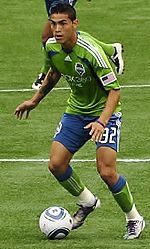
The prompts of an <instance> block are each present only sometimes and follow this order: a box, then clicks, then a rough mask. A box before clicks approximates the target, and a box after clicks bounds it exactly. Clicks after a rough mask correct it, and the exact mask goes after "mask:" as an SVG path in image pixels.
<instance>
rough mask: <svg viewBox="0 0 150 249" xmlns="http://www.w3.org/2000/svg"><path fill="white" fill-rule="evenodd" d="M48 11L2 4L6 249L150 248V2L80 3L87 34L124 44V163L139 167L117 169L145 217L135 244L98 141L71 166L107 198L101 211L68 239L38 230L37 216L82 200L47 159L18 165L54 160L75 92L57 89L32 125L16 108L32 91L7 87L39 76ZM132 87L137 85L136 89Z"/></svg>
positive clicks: (1, 183)
mask: <svg viewBox="0 0 150 249" xmlns="http://www.w3.org/2000/svg"><path fill="white" fill-rule="evenodd" d="M44 8H45V7H44V1H40V0H36V1H33V0H30V1H16V0H13V4H12V2H10V1H7V2H6V1H4V0H2V1H1V9H0V16H1V23H0V29H1V36H0V44H1V45H0V68H1V77H0V124H1V131H0V175H1V180H0V249H25V248H26V249H43V248H45V249H47V248H51V249H54V248H55V249H57V248H61V249H65V248H72V249H75V248H89V249H104V248H105V249H112V248H113V249H143V248H144V249H149V245H150V236H149V235H150V214H149V210H150V195H149V176H150V162H149V159H150V152H149V148H150V130H149V120H150V112H149V99H150V79H149V71H150V70H149V69H150V64H149V53H150V47H149V34H148V30H149V26H150V17H149V9H150V2H149V1H148V0H147V1H142V0H127V1H119V0H114V1H111V0H108V1H104V0H101V1H99V0H93V1H92V2H90V3H89V2H86V0H82V1H80V0H79V3H78V4H77V10H78V15H79V18H80V29H82V30H85V31H89V32H90V33H91V34H92V35H94V36H96V37H97V38H99V39H101V40H103V41H106V42H109V43H111V42H116V41H120V42H122V43H123V44H124V49H125V51H124V58H125V63H126V70H125V74H124V75H123V76H120V77H119V79H120V82H121V85H122V86H127V88H122V108H123V126H122V138H121V146H120V152H119V154H118V159H138V162H136V163H133V162H130V161H129V162H123V161H119V163H118V171H119V172H120V173H121V174H123V175H125V177H126V178H127V179H128V182H129V184H130V187H131V190H132V193H133V195H134V199H135V202H136V204H137V207H138V209H139V210H140V211H141V213H142V215H143V216H144V217H145V219H146V228H145V230H144V232H143V234H142V236H141V238H140V239H139V240H134V241H129V242H128V241H124V240H123V239H122V235H123V233H124V226H125V220H124V216H123V214H122V212H121V210H120V209H119V208H118V207H117V205H116V203H115V202H114V200H113V198H112V196H111V194H110V193H109V192H108V190H107V188H106V186H105V185H104V183H103V182H102V181H101V180H100V179H99V176H98V174H97V172H96V169H95V163H94V162H90V161H89V162H88V160H91V159H94V158H95V146H94V145H93V144H92V142H91V141H89V142H88V143H87V144H86V146H85V147H84V148H82V149H81V150H80V151H79V152H78V153H77V154H76V155H75V157H74V158H75V159H80V160H83V159H84V160H87V161H86V162H81V161H80V162H73V163H72V164H73V165H74V167H75V169H76V171H77V172H78V173H79V174H81V175H82V179H83V181H84V182H85V183H86V185H87V186H88V187H89V188H90V189H91V190H92V191H93V192H94V193H95V194H96V195H97V196H98V197H100V198H101V201H102V207H101V209H99V210H96V211H95V212H93V214H92V215H91V216H89V218H88V220H87V222H86V223H85V225H84V226H83V227H82V228H80V229H78V230H76V231H72V232H71V233H70V235H69V236H68V237H67V238H66V239H64V240H61V241H48V240H46V239H45V237H44V236H43V235H42V234H41V233H40V231H39V228H38V218H39V215H40V213H41V212H42V210H43V209H45V208H46V207H48V206H50V205H61V206H64V207H65V208H67V209H68V210H69V211H70V213H71V214H72V213H73V212H74V211H75V210H76V205H75V203H76V199H74V198H73V197H72V196H70V195H69V194H68V193H67V192H66V191H65V190H63V189H62V188H61V187H60V186H59V184H58V183H57V182H56V180H55V179H54V178H53V177H52V176H51V175H50V174H49V172H48V170H47V163H46V162H32V161H30V162H27V161H26V162H25V161H23V162H18V161H17V159H22V160H23V159H35V160H36V159H39V160H40V159H47V158H48V156H49V147H50V144H51V140H52V137H53V134H54V131H55V128H56V126H57V124H58V122H59V120H60V117H61V114H62V113H63V111H64V110H65V107H66V100H67V98H68V95H69V90H57V91H56V90H55V91H53V92H52V93H51V94H50V95H49V96H48V97H47V98H46V99H45V100H44V101H43V102H42V103H41V105H39V106H38V108H37V109H36V110H34V111H33V112H32V113H31V115H30V118H29V120H22V121H18V120H16V118H15V117H14V110H15V108H16V106H17V105H18V104H19V103H20V102H22V101H23V100H24V99H27V98H29V97H31V96H32V95H33V91H30V92H19V91H12V92H7V91H3V90H10V89H18V90H19V89H28V88H30V87H31V84H32V82H33V80H34V79H35V77H36V75H37V73H38V71H39V69H40V66H41V64H42V54H41V48H40V46H41V45H40V35H41V30H42V27H43V24H44V22H45V20H46V11H45V9H44ZM6 10H7V11H6ZM133 85H134V86H135V85H137V87H136V88H135V87H133V88H131V87H130V86H133ZM144 85H146V86H147V87H146V86H144ZM66 86H67V84H66V82H64V81H61V82H60V83H59V84H58V87H66ZM60 100H61V101H60ZM10 159H13V160H14V162H11V161H8V160H10ZM4 160H5V161H4ZM15 160H16V161H15ZM142 160H145V162H144V161H143V162H142ZM85 172H86V173H85Z"/></svg>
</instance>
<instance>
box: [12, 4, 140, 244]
mask: <svg viewBox="0 0 150 249" xmlns="http://www.w3.org/2000/svg"><path fill="white" fill-rule="evenodd" d="M50 22H51V29H52V31H53V35H54V38H50V39H49V40H48V41H47V42H46V46H45V66H44V67H45V68H47V69H48V68H49V71H48V73H47V75H46V77H45V79H44V81H43V84H42V86H41V88H40V89H39V90H38V91H37V92H36V93H35V94H34V96H33V97H32V98H31V99H29V100H27V101H25V102H23V103H22V104H20V105H19V106H18V107H17V108H16V111H15V114H16V116H17V118H18V119H21V118H22V117H23V114H25V113H26V118H27V117H28V115H29V112H30V111H31V110H32V109H34V108H35V107H36V106H37V105H38V104H39V102H40V101H41V100H42V99H43V98H44V97H45V96H46V95H47V94H48V93H49V92H50V91H51V90H52V89H53V87H54V86H55V85H56V83H57V82H58V81H59V79H60V78H61V76H63V77H64V78H65V79H66V81H67V82H68V83H69V85H70V88H71V92H70V97H69V99H68V105H67V108H66V111H65V113H64V114H63V116H62V119H61V122H60V125H59V127H58V128H57V131H56V133H55V136H54V139H53V142H52V145H51V153H50V160H49V170H50V172H51V173H52V174H53V175H54V177H55V178H56V179H57V181H58V182H59V183H60V184H61V186H62V187H64V188H65V189H66V190H67V191H68V192H69V193H71V194H72V195H73V196H76V197H78V204H79V209H78V210H77V212H76V213H75V214H74V216H73V228H72V229H76V228H78V227H79V226H81V225H82V224H83V223H84V221H85V218H86V217H87V216H88V215H89V214H90V213H91V212H92V211H93V210H95V209H96V208H98V207H100V200H99V199H98V198H97V197H96V196H95V195H93V193H92V192H91V191H90V190H89V189H88V188H87V187H86V186H85V185H84V183H83V182H82V181H81V179H80V177H79V176H78V175H77V174H76V173H75V170H74V169H73V168H72V167H71V165H70V161H71V159H72V157H73V155H74V154H75V152H77V151H78V150H79V149H80V148H81V147H82V146H83V145H84V144H85V143H86V142H87V141H88V140H89V139H91V140H93V142H94V143H95V145H96V162H97V171H98V173H99V174H100V176H101V178H102V179H103V181H104V182H105V183H106V185H107V186H108V188H109V190H110V191H111V193H112V195H113V197H114V199H115V200H116V202H117V203H118V205H119V206H120V208H121V209H122V211H123V212H124V214H125V217H126V221H127V231H126V234H125V236H124V238H125V239H128V240H129V239H134V238H138V237H139V236H140V234H141V232H142V230H143V229H144V226H145V221H144V219H143V217H142V216H141V215H140V214H139V212H138V211H137V209H136V206H135V204H134V201H133V197H132V194H131V192H130V189H129V186H128V183H127V180H126V179H125V178H124V176H122V175H120V174H119V173H118V172H117V169H116V157H117V151H118V147H119V137H120V128H121V104H120V101H119V100H120V85H119V82H118V80H117V78H116V76H115V74H114V72H113V70H112V68H111V65H110V63H109V61H108V58H107V56H106V55H105V53H104V51H103V49H102V47H101V46H100V45H99V42H98V41H97V40H96V39H95V38H92V37H91V36H90V35H88V34H86V33H84V32H77V26H78V20H77V18H76V11H75V9H74V8H73V7H72V6H70V5H66V4H58V5H56V6H55V7H54V8H53V9H52V12H51V16H50ZM85 174H86V173H85Z"/></svg>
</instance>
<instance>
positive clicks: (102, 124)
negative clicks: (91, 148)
mask: <svg viewBox="0 0 150 249" xmlns="http://www.w3.org/2000/svg"><path fill="white" fill-rule="evenodd" d="M96 122H97V123H99V124H100V125H101V126H103V128H104V129H105V127H106V125H105V124H104V123H103V122H102V121H100V120H99V119H98V120H96Z"/></svg>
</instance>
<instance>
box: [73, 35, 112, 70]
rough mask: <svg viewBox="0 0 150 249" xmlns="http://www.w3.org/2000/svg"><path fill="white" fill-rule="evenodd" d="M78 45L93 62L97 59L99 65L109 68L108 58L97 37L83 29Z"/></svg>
mask: <svg viewBox="0 0 150 249" xmlns="http://www.w3.org/2000/svg"><path fill="white" fill-rule="evenodd" d="M77 45H78V46H79V47H80V50H82V53H84V56H85V57H86V58H87V59H88V60H89V61H90V62H91V63H94V61H95V62H97V65H98V66H99V67H101V68H108V59H107V57H106V55H105V53H104V51H103V49H102V47H101V46H100V45H99V42H98V40H97V39H96V38H94V37H93V36H91V35H90V34H88V33H86V32H82V31H81V32H79V34H78V39H77Z"/></svg>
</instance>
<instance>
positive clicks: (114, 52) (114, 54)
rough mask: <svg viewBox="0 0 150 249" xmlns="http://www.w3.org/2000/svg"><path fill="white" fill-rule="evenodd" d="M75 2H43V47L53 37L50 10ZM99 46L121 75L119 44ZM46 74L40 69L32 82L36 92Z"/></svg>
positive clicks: (50, 0) (62, 0) (101, 43)
mask: <svg viewBox="0 0 150 249" xmlns="http://www.w3.org/2000/svg"><path fill="white" fill-rule="evenodd" d="M76 2H77V0H45V5H46V10H47V14H48V21H47V22H46V24H45V26H44V28H43V32H42V44H43V46H45V43H46V41H47V40H48V39H49V38H51V37H53V33H52V30H51V23H50V20H49V19H50V13H51V9H52V8H53V7H54V6H55V5H56V4H58V3H68V4H70V5H71V6H74V5H75V4H76ZM99 43H100V46H101V47H102V48H103V50H104V51H105V53H106V54H107V56H108V57H109V58H110V59H111V61H112V62H113V63H114V65H115V70H116V72H117V74H122V73H123V71H124V62H123V58H122V45H121V44H120V43H114V44H106V43H103V42H101V41H99ZM46 74H47V71H45V70H44V69H43V68H41V72H40V74H39V75H38V78H37V79H36V80H35V82H33V84H32V88H33V89H36V90H38V89H39V88H40V87H41V85H42V82H43V80H44V78H45V76H46Z"/></svg>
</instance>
